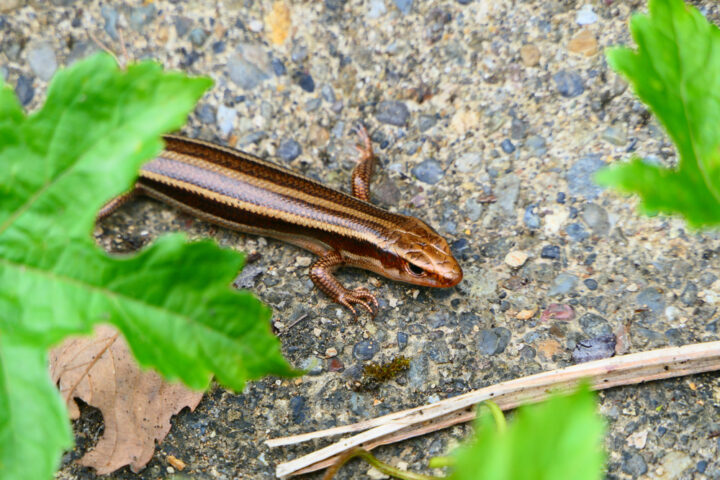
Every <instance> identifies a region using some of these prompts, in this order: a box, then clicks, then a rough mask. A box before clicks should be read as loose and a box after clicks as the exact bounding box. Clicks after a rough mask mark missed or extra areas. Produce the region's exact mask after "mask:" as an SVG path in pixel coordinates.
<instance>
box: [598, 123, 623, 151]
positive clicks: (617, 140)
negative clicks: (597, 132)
mask: <svg viewBox="0 0 720 480" xmlns="http://www.w3.org/2000/svg"><path fill="white" fill-rule="evenodd" d="M602 139H603V140H605V141H606V142H609V143H611V144H613V145H615V146H618V147H622V146H624V145H625V144H626V143H627V125H625V124H617V125H611V126H609V127H607V128H606V129H605V130H604V131H603V133H602Z"/></svg>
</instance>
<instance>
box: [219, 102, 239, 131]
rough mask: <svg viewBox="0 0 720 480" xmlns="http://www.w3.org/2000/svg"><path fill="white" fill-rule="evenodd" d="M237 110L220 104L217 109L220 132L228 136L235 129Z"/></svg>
mask: <svg viewBox="0 0 720 480" xmlns="http://www.w3.org/2000/svg"><path fill="white" fill-rule="evenodd" d="M236 116H237V112H236V111H235V109H234V108H229V107H226V106H225V105H220V106H219V107H218V109H217V125H218V128H219V129H220V132H221V133H222V134H223V135H225V136H227V135H228V134H229V133H230V132H231V131H232V129H233V125H234V123H235V117H236Z"/></svg>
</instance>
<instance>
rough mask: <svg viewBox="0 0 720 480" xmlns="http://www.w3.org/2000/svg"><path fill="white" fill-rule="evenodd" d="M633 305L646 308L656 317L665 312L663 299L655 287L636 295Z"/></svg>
mask: <svg viewBox="0 0 720 480" xmlns="http://www.w3.org/2000/svg"><path fill="white" fill-rule="evenodd" d="M635 303H636V304H637V306H638V307H647V308H649V309H650V311H651V312H653V313H654V314H656V315H661V314H662V313H663V312H664V311H665V297H664V295H663V294H662V292H661V291H659V290H658V289H657V288H655V287H649V288H646V289H645V290H643V291H642V292H640V293H638V295H637V298H636V300H635Z"/></svg>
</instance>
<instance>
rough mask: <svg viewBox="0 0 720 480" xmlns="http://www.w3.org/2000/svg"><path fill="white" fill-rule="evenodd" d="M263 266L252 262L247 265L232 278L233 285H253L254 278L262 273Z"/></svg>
mask: <svg viewBox="0 0 720 480" xmlns="http://www.w3.org/2000/svg"><path fill="white" fill-rule="evenodd" d="M264 271H265V268H264V267H262V266H261V265H259V264H257V263H254V264H251V265H247V266H246V267H245V268H243V269H242V271H241V272H240V273H239V274H238V276H237V277H235V280H233V286H234V287H235V288H252V287H254V286H255V280H256V279H257V277H259V276H260V275H262V273H263V272H264Z"/></svg>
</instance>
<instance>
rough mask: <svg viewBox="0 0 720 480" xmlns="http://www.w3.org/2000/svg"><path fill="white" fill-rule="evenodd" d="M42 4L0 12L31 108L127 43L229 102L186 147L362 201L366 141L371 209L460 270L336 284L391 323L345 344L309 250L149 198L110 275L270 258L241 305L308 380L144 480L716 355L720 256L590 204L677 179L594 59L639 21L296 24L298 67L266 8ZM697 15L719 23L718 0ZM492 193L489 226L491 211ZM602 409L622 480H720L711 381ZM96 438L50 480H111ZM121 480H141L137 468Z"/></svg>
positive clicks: (384, 5)
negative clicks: (181, 236)
mask: <svg viewBox="0 0 720 480" xmlns="http://www.w3.org/2000/svg"><path fill="white" fill-rule="evenodd" d="M25 3H26V2H21V1H19V0H0V75H2V76H3V77H4V78H5V79H6V81H7V82H8V83H9V84H11V85H12V86H13V87H14V88H15V89H16V92H17V93H18V96H19V98H20V99H21V101H22V103H23V104H24V105H25V106H26V107H27V108H28V109H30V110H32V109H35V108H37V107H38V106H39V105H41V104H42V102H43V99H44V95H45V90H46V86H47V83H46V82H47V80H48V79H49V78H50V77H51V75H52V74H53V72H54V71H55V69H56V68H59V67H61V66H63V65H68V64H70V63H72V62H73V61H75V60H77V59H79V58H81V57H83V56H85V55H87V54H88V53H91V52H92V51H94V50H96V49H97V47H96V46H95V45H94V43H93V42H92V41H91V40H90V39H89V37H88V34H89V33H90V32H92V33H94V34H95V35H96V36H97V37H98V38H100V39H102V40H103V41H105V42H107V43H108V44H110V45H112V47H113V48H114V49H116V50H120V48H119V42H118V38H119V34H122V36H123V37H124V39H125V40H126V43H127V51H128V54H129V56H130V57H131V58H135V59H142V58H154V59H157V60H158V61H159V62H161V63H162V64H164V65H165V66H166V67H167V68H171V69H180V70H184V71H186V72H188V73H191V74H198V75H200V74H201V75H208V76H211V77H212V78H213V79H214V80H215V86H214V87H213V88H212V90H211V91H210V92H209V93H208V94H207V95H206V96H205V97H204V98H203V99H202V100H201V102H200V104H199V105H198V107H197V109H196V111H195V112H194V113H193V114H192V116H191V118H190V121H189V123H188V125H187V126H186V127H185V128H184V130H183V133H185V134H187V135H190V136H193V137H200V138H203V139H208V140H213V141H216V142H219V143H224V144H230V145H234V146H237V147H238V148H242V149H244V150H247V151H250V152H253V153H256V154H259V155H261V156H263V157H266V158H269V159H272V160H274V161H276V162H278V163H281V164H285V165H288V166H290V167H291V168H294V169H297V170H298V171H301V172H304V173H305V174H307V175H309V176H311V177H315V178H318V179H322V181H323V182H325V183H327V184H329V185H332V186H333V187H337V188H340V189H343V190H347V189H348V186H349V177H350V172H351V169H352V166H353V155H352V148H351V147H352V143H353V141H354V138H353V136H352V134H351V132H350V128H351V127H352V125H353V124H355V123H356V122H357V121H363V122H366V124H367V125H368V127H369V130H370V132H371V135H372V138H373V140H374V141H375V147H376V151H377V153H378V154H379V157H380V163H381V168H379V170H378V173H377V175H376V179H375V182H374V191H373V199H374V201H375V202H376V203H377V204H379V205H382V206H384V207H386V208H389V209H391V210H394V211H399V212H403V213H409V214H412V215H416V216H419V217H420V218H422V219H424V220H426V221H428V222H429V223H430V224H432V225H434V226H435V227H436V228H437V229H438V230H439V231H440V232H441V233H442V234H444V235H446V237H447V238H448V239H449V241H450V242H451V244H452V248H453V250H454V251H455V252H456V254H457V257H458V258H459V259H460V260H461V264H462V266H463V269H464V271H465V279H464V280H463V282H462V283H461V284H460V285H459V286H458V287H457V288H454V289H450V290H446V291H432V290H426V289H421V288H415V287H412V286H406V285H400V284H395V283H391V282H388V281H384V280H382V279H380V278H379V277H376V276H374V275H371V274H366V273H365V272H361V271H350V270H348V271H346V272H342V273H341V274H340V277H341V279H342V281H343V282H345V284H346V285H347V286H349V287H356V286H360V285H368V286H369V287H371V289H372V290H374V291H375V292H376V293H377V294H378V297H379V298H380V299H381V305H382V311H381V313H380V314H379V315H378V316H377V318H376V319H375V320H374V321H373V320H369V319H368V318H367V317H363V318H361V319H360V321H353V319H352V318H351V317H350V316H349V315H348V312H346V311H344V310H343V309H341V308H340V307H338V306H337V305H335V304H333V303H331V302H329V301H328V299H327V298H326V297H325V296H324V295H323V294H321V293H319V292H318V291H317V290H316V289H314V288H313V286H312V283H311V282H310V280H309V278H308V276H307V268H306V267H307V265H308V264H309V262H310V261H311V256H310V255H309V254H308V253H306V252H304V251H301V250H298V249H296V248H294V247H290V246H288V245H285V244H282V243H279V242H275V241H266V240H265V239H263V238H257V237H249V236H245V235H241V234H237V233H234V232H230V231H226V230H223V229H220V228H217V227H214V226H211V225H208V224H205V223H202V222H200V221H198V220H195V219H193V218H191V217H189V216H186V215H184V214H181V213H179V212H177V211H174V210H172V209H170V208H167V207H165V206H162V205H160V204H158V203H156V202H153V201H150V200H143V199H140V200H137V201H135V202H133V203H132V204H130V205H128V206H127V207H125V208H123V209H122V210H121V211H119V212H118V213H116V214H115V215H113V216H112V217H111V218H109V219H107V220H106V221H105V222H103V223H102V224H101V225H99V226H98V228H97V231H96V236H97V239H98V241H99V243H101V244H102V245H103V246H104V247H106V248H107V249H108V250H110V251H115V252H127V251H132V250H135V249H137V248H139V247H140V246H142V245H144V244H146V243H147V242H149V241H150V240H151V239H152V238H154V237H156V236H157V235H159V234H161V233H163V232H167V231H174V230H183V231H186V232H187V233H188V234H189V235H190V236H192V237H197V238H199V237H205V236H211V237H213V238H215V239H216V240H217V241H218V242H219V243H220V244H221V245H224V246H229V247H231V248H236V249H239V250H244V251H246V252H250V253H256V254H257V255H255V256H254V257H255V258H256V261H255V262H254V263H252V264H251V265H250V266H249V267H248V268H247V271H246V273H245V274H244V275H243V276H242V277H241V278H239V279H238V282H237V283H239V284H241V285H245V286H249V287H250V288H252V289H253V291H255V292H257V295H258V296H259V297H260V298H261V299H262V300H264V301H265V302H267V303H269V304H270V305H271V306H272V307H273V310H274V322H275V325H276V327H277V328H278V329H279V330H283V329H285V328H288V330H287V331H285V333H284V334H283V335H282V336H281V339H282V342H283V351H284V353H285V355H286V356H287V358H288V359H289V361H290V362H291V363H292V364H293V365H296V366H299V367H303V368H307V369H309V370H311V373H310V374H309V375H307V376H305V377H303V378H302V379H298V380H293V381H286V380H276V379H267V380H265V381H259V382H254V383H252V384H251V385H249V386H248V388H247V390H246V392H244V393H243V394H235V393H232V392H229V391H226V390H224V389H222V388H219V387H215V388H213V389H212V390H211V391H210V392H209V393H208V394H207V396H206V397H205V399H204V400H203V401H202V403H201V404H200V406H199V407H198V409H197V410H196V411H195V412H194V413H188V412H184V413H183V414H181V415H179V416H178V417H176V418H175V420H174V424H175V427H174V428H173V430H172V431H171V433H170V435H169V436H168V438H167V439H166V440H165V441H164V442H163V443H162V445H160V446H159V448H158V450H157V452H156V455H155V457H154V458H153V460H152V461H151V463H150V464H149V465H148V467H147V468H146V469H145V470H144V471H143V472H142V473H141V474H140V475H139V476H140V477H141V478H148V479H155V478H165V477H167V476H168V474H169V473H171V472H172V468H171V467H170V466H169V464H168V462H167V456H168V455H174V456H175V457H177V458H180V459H182V460H183V461H184V462H185V463H186V464H187V465H188V468H187V469H186V470H185V471H184V472H183V473H186V474H187V475H188V476H189V477H190V478H195V479H205V478H208V479H210V478H223V479H229V478H270V477H272V472H273V469H274V466H275V465H276V464H277V463H279V462H281V461H283V460H286V459H289V458H292V457H295V456H297V455H299V454H302V453H306V452H308V451H309V449H310V448H311V446H303V447H297V448H288V449H279V450H273V451H270V450H268V449H267V448H266V447H264V446H263V444H262V441H263V440H265V439H266V438H268V437H275V436H281V435H286V434H293V433H300V432H305V431H309V430H315V429H319V428H325V427H329V426H333V425H336V424H343V423H347V422H352V421H357V420H360V419H364V418H368V417H373V416H377V415H382V414H385V413H389V412H391V411H395V410H400V409H405V408H409V407H412V406H416V405H420V404H425V403H427V402H429V401H433V400H437V399H441V398H446V397H448V396H452V395H456V394H459V393H461V392H465V391H467V390H469V389H474V388H479V387H483V386H486V385H490V384H493V383H495V382H499V381H502V380H508V379H512V378H516V377H519V376H523V375H527V374H531V373H536V372H540V371H544V370H549V369H554V368H558V367H563V366H567V365H570V364H572V363H573V362H575V361H579V360H582V359H584V358H587V357H588V355H589V354H590V353H592V354H593V355H597V356H609V355H612V354H613V353H616V352H618V353H624V352H632V351H642V350H646V349H651V348H656V347H662V346H667V345H682V344H687V343H692V342H701V341H708V340H717V339H718V316H717V308H718V304H719V303H720V280H718V276H720V269H719V268H718V260H719V259H718V256H720V241H719V237H718V233H717V232H694V231H689V230H688V229H687V228H686V227H685V225H684V224H683V222H682V221H679V220H676V219H668V218H657V217H656V218H647V217H639V216H638V215H637V213H636V209H635V205H636V201H635V199H633V198H629V197H622V196H620V195H618V194H615V193H611V192H603V191H601V190H600V189H599V188H597V187H595V186H594V185H593V184H592V183H591V182H590V180H589V178H590V175H591V174H592V172H593V171H595V170H596V169H597V168H599V167H600V166H602V165H604V164H606V163H608V162H612V161H615V160H619V159H623V158H627V157H628V156H629V155H630V153H629V152H634V153H635V154H638V155H641V156H644V157H650V158H653V159H654V160H656V161H658V162H661V163H664V164H672V163H673V162H675V161H676V159H675V150H674V148H673V146H672V145H671V143H670V142H669V141H668V139H667V137H666V136H665V135H664V133H663V132H662V130H661V129H660V128H659V126H658V124H657V123H656V121H655V120H654V119H653V118H652V117H651V115H650V113H649V112H648V111H647V109H646V108H645V107H644V106H643V105H642V104H641V103H640V102H639V101H638V100H636V99H635V98H634V97H633V95H632V94H631V92H630V91H629V89H628V88H627V85H626V83H625V82H624V81H623V80H621V79H620V78H618V77H617V75H615V74H614V73H613V72H612V71H610V70H609V69H608V66H607V63H606V61H605V59H604V55H603V53H602V52H603V50H604V49H605V48H606V47H607V46H610V45H614V44H619V43H628V42H629V33H628V30H627V22H628V18H629V15H630V14H631V12H632V11H634V10H638V9H642V8H643V3H642V2H638V1H628V2H618V1H613V0H603V1H594V2H591V3H590V4H588V5H584V4H583V2H575V1H572V0H563V1H525V2H520V1H515V2H510V1H508V0H505V1H502V0H496V1H492V2H490V1H480V0H475V1H473V0H456V1H455V0H453V1H449V0H446V1H437V2H427V1H426V2H424V1H419V0H370V1H365V2H363V1H354V0H353V1H348V2H346V1H344V0H325V1H324V2H320V1H305V2H292V3H293V4H292V6H291V7H290V12H291V19H292V26H291V27H290V32H289V36H288V38H287V40H286V41H285V42H284V43H283V44H282V45H280V46H278V45H276V44H274V43H272V41H271V39H272V34H271V32H270V23H271V22H268V20H267V15H268V14H269V12H271V10H272V5H271V2H266V1H252V0H227V1H225V2H203V1H199V0H192V1H188V2H183V1H179V0H174V1H154V2H153V1H149V2H137V1H133V2H128V3H127V4H126V5H123V4H122V3H120V2H98V1H96V0H90V1H83V0H77V1H74V0H53V1H51V2H42V1H36V2H29V5H25ZM289 3H290V2H289ZM699 6H700V7H701V9H702V11H703V12H704V13H705V14H706V15H707V16H708V17H709V18H710V19H712V20H714V21H715V23H718V22H720V7H718V6H717V5H716V3H715V2H711V1H707V2H699ZM488 194H493V195H495V196H496V197H497V202H496V203H493V204H484V203H483V202H482V200H483V198H484V197H486V196H487V195H488ZM509 253H512V255H510V256H509V257H508V256H507V255H508V254H509ZM525 255H527V258H526V259H524V257H525ZM523 260H524V261H523ZM527 310H530V311H533V310H536V311H535V313H533V314H532V316H531V314H530V313H528V312H527ZM543 312H547V313H545V315H544V317H545V318H541V316H542V315H543ZM528 317H530V318H528ZM301 318H302V320H300V321H298V320H299V319H301ZM296 321H297V323H295V322H296ZM291 325H292V327H290V326H291ZM400 352H402V354H404V355H406V356H408V357H409V358H410V359H411V365H410V369H409V371H408V372H407V373H405V374H403V375H401V376H400V377H399V378H398V379H397V380H395V381H391V382H388V383H384V384H381V385H379V386H377V388H376V389H374V390H361V391H355V390H354V389H353V388H351V386H352V384H353V383H354V382H355V381H356V380H357V378H358V376H359V375H360V373H361V370H362V365H363V364H364V363H365V362H368V361H371V360H372V361H376V362H377V361H383V360H388V359H391V358H393V357H394V356H396V355H398V354H399V353H400ZM599 402H600V410H601V412H602V413H603V414H604V415H605V417H606V418H607V420H608V423H609V434H608V436H607V439H606V445H607V448H608V452H609V459H608V473H607V478H664V479H670V478H682V479H690V478H692V479H704V478H720V460H718V458H719V457H720V435H719V432H720V378H718V376H717V374H707V375H699V376H695V377H689V378H682V379H677V380H669V381H663V382H655V383H652V384H648V385H643V386H639V387H628V388H618V389H614V390H612V391H608V392H605V393H601V394H600V395H599ZM101 432H102V423H101V416H100V414H99V413H98V412H97V411H95V410H92V409H90V408H86V409H85V411H84V415H83V417H82V418H81V419H80V420H79V421H77V422H76V423H75V434H76V441H77V444H78V447H77V448H76V449H75V450H74V451H73V452H70V453H68V454H67V455H66V456H65V458H64V462H63V467H62V470H61V472H60V473H59V474H58V478H61V479H80V478H83V479H84V478H95V475H94V473H93V471H91V470H89V469H86V468H82V467H79V466H77V465H76V464H75V463H74V460H75V459H77V458H79V457H80V456H81V455H82V454H83V452H85V451H86V450H87V449H89V448H91V446H92V444H93V442H94V441H95V440H96V438H97V437H98V435H99V434H100V433H101ZM468 433H469V429H468V427H464V426H463V427H454V428H451V429H449V430H447V431H445V432H442V433H437V434H433V435H428V436H425V437H422V438H418V439H413V440H410V441H406V442H403V443H401V444H399V445H395V446H389V447H385V448H381V449H379V450H377V452H378V455H379V456H380V457H381V458H382V459H384V460H386V461H389V462H390V463H392V464H398V463H401V464H402V463H404V464H405V465H407V467H408V468H410V469H412V470H415V471H427V469H426V467H425V464H426V461H427V459H428V457H429V456H434V455H440V454H443V453H444V452H446V451H447V449H448V448H449V447H451V446H453V445H455V444H456V443H457V442H458V441H460V440H461V439H462V438H463V437H464V436H465V435H467V434H468ZM436 473H439V472H436ZM368 476H370V477H371V478H378V477H377V476H376V475H373V473H372V472H370V473H368V467H367V466H366V465H365V464H363V463H360V462H357V463H352V464H351V465H349V466H347V467H346V468H345V469H343V470H342V471H341V473H340V475H338V478H367V477H368ZM113 477H114V478H137V476H136V475H134V474H132V473H131V472H130V471H129V470H127V469H122V470H120V471H118V472H116V473H115V474H114V475H113ZM312 478H319V476H314V477H312Z"/></svg>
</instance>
